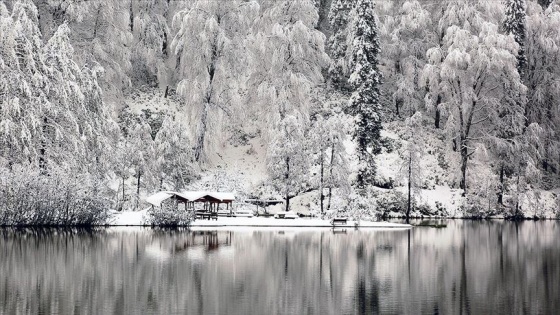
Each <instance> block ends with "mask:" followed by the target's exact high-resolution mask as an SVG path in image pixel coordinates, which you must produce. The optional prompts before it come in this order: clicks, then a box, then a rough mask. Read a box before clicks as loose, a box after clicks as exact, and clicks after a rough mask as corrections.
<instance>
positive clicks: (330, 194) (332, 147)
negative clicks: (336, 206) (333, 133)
mask: <svg viewBox="0 0 560 315" xmlns="http://www.w3.org/2000/svg"><path fill="white" fill-rule="evenodd" d="M333 163H334V141H333V142H332V143H331V161H330V163H329V178H330V180H331V183H330V185H329V195H328V202H327V211H329V210H331V197H332V186H333V178H332V172H333Z"/></svg>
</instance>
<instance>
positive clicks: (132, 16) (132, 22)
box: [128, 0, 134, 33]
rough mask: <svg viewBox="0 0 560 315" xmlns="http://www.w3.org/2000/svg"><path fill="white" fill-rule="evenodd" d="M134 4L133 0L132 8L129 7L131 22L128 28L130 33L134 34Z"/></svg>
mask: <svg viewBox="0 0 560 315" xmlns="http://www.w3.org/2000/svg"><path fill="white" fill-rule="evenodd" d="M132 3H133V0H130V6H129V7H128V15H129V21H128V27H129V28H130V32H131V33H132V32H134V10H133V9H132Z"/></svg>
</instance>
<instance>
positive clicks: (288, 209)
mask: <svg viewBox="0 0 560 315" xmlns="http://www.w3.org/2000/svg"><path fill="white" fill-rule="evenodd" d="M284 179H285V183H286V212H288V211H290V183H289V180H290V157H286V174H285V175H284Z"/></svg>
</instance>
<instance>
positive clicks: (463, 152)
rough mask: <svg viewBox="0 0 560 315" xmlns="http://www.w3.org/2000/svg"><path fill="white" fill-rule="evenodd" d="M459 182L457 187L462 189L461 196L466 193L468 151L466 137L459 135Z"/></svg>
mask: <svg viewBox="0 0 560 315" xmlns="http://www.w3.org/2000/svg"><path fill="white" fill-rule="evenodd" d="M460 145H461V182H460V184H459V188H461V189H462V190H463V197H464V196H466V195H467V163H468V161H469V152H468V146H467V139H466V138H465V137H463V136H461V144H460Z"/></svg>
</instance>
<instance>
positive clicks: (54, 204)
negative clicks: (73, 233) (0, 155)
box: [0, 166, 109, 226]
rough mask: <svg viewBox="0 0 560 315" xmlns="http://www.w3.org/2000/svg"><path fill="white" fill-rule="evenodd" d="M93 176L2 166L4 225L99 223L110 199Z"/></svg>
mask: <svg viewBox="0 0 560 315" xmlns="http://www.w3.org/2000/svg"><path fill="white" fill-rule="evenodd" d="M100 186H101V185H100V183H99V182H98V181H96V180H95V179H94V178H92V176H90V175H84V174H80V175H77V174H73V173H67V172H65V171H63V170H50V171H49V174H48V175H45V174H41V173H40V172H39V170H33V169H26V168H23V167H17V166H16V167H14V168H13V169H12V170H9V169H7V168H2V169H0V225H11V226H19V225H97V224H105V223H106V221H107V218H108V217H109V213H108V209H109V201H108V200H107V199H105V198H104V197H103V194H102V191H101V189H100Z"/></svg>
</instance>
